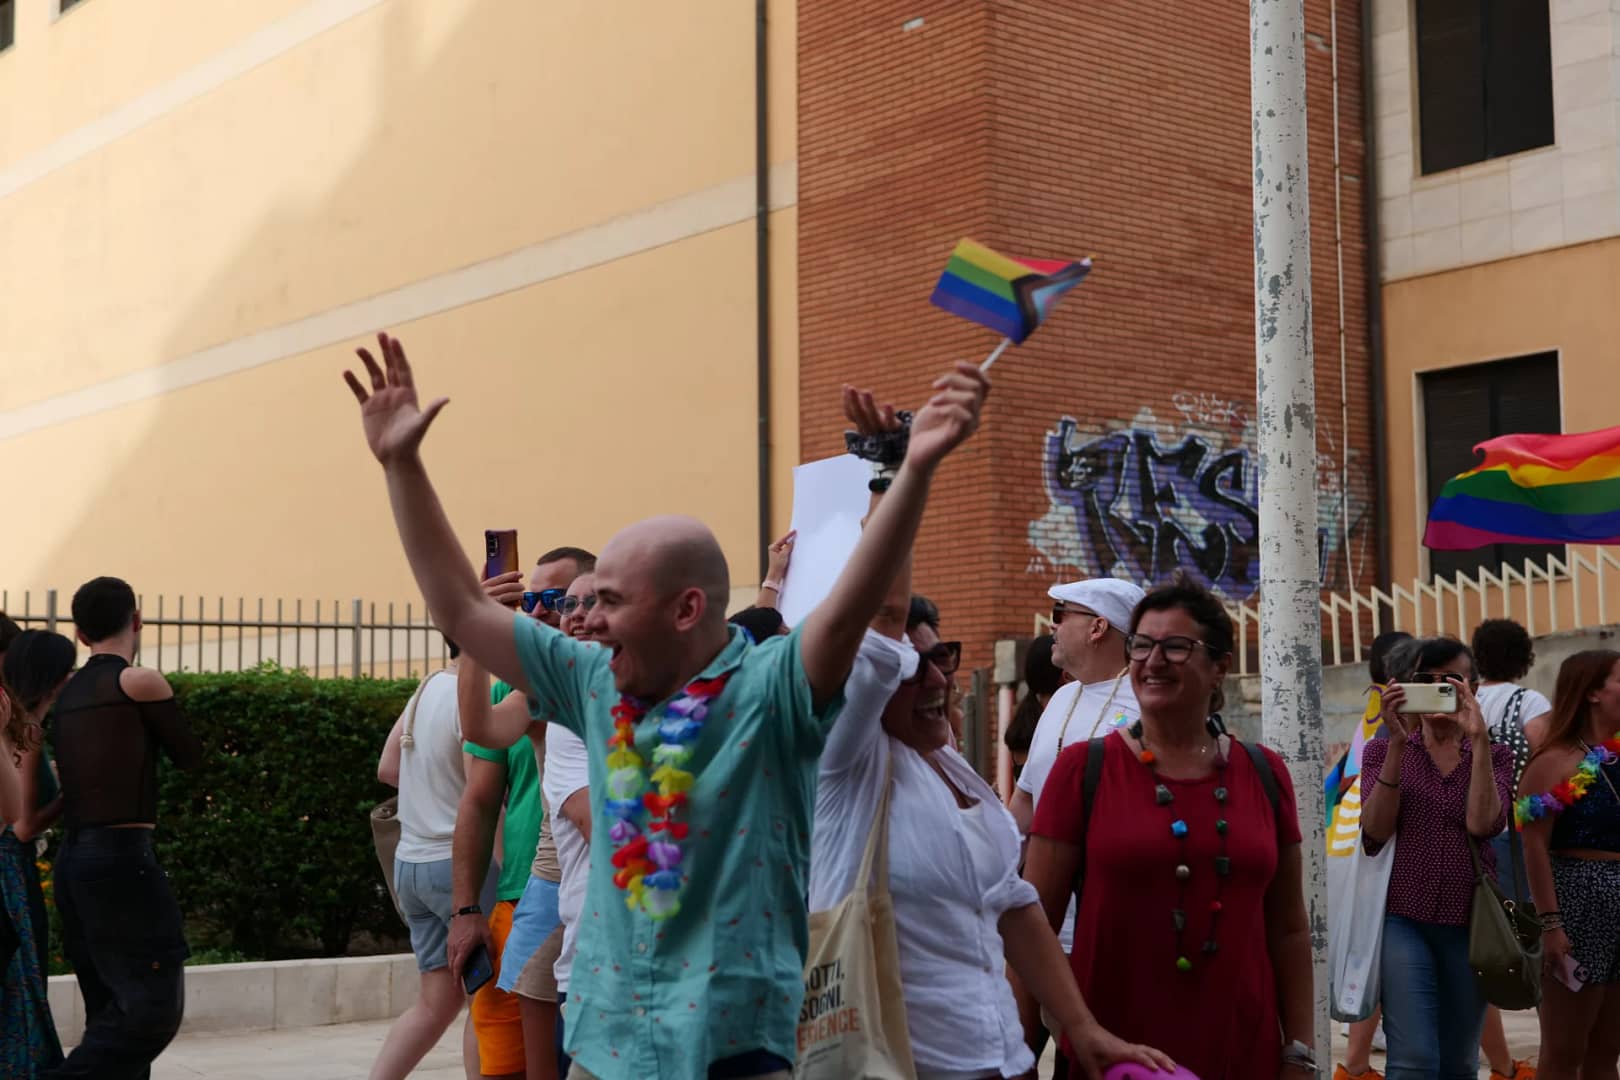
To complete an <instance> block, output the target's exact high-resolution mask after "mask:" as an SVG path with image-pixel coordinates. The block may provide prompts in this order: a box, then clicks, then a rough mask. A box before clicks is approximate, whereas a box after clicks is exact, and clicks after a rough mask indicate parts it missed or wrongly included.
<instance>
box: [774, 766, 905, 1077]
mask: <svg viewBox="0 0 1620 1080" xmlns="http://www.w3.org/2000/svg"><path fill="white" fill-rule="evenodd" d="M893 790H894V755H893V752H892V751H891V752H890V755H889V767H888V770H887V772H886V774H885V776H884V778H883V794H882V796H881V797H880V798H879V799H878V807H877V815H876V816H875V817H874V818H873V819H872V828H871V830H870V831H869V832H868V833H867V837H866V851H865V853H864V854H863V855H862V856H861V869H860V874H859V876H857V877H856V879H855V886H854V888H852V889H850V891H849V895H848V896H846V897H844V899H843V900H841V901H839V902H838V903H837V904H836V905H834V906H833V907H831V908H828V909H827V910H826V911H816V912H812V913H811V915H810V951H809V953H808V955H807V956H806V957H805V965H804V1004H803V1006H802V1007H801V1009H800V1012H799V1054H798V1061H797V1062H796V1063H795V1064H794V1066H793V1075H794V1077H795V1080H855V1078H860V1080H913V1078H914V1077H915V1076H916V1075H917V1070H916V1066H915V1065H913V1064H912V1061H911V1037H910V1035H908V1034H907V1031H906V1001H905V995H904V991H903V990H902V988H901V986H900V948H899V945H898V943H897V941H896V938H895V933H894V902H893V900H892V899H891V898H890V896H889V795H890V793H891V792H892V791H893ZM874 881H875V884H874Z"/></svg>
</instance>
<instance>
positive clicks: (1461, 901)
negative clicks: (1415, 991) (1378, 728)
mask: <svg viewBox="0 0 1620 1080" xmlns="http://www.w3.org/2000/svg"><path fill="white" fill-rule="evenodd" d="M1461 750H1462V756H1461V759H1460V760H1459V761H1458V762H1457V767H1456V768H1455V769H1453V770H1452V771H1451V773H1450V774H1449V775H1446V776H1442V775H1440V770H1439V769H1438V768H1436V767H1435V764H1434V759H1433V758H1431V757H1430V756H1429V748H1428V747H1426V746H1424V745H1423V732H1422V730H1421V729H1419V730H1417V731H1414V732H1413V733H1412V734H1411V735H1410V736H1409V737H1408V738H1407V744H1406V753H1405V754H1403V755H1402V757H1401V775H1400V783H1401V790H1400V800H1401V812H1400V817H1399V818H1397V819H1396V823H1395V836H1396V838H1397V839H1398V840H1399V843H1397V844H1396V845H1395V866H1394V867H1393V868H1392V869H1391V871H1390V876H1389V903H1388V905H1387V906H1386V907H1385V909H1384V910H1385V913H1386V914H1389V915H1400V916H1403V917H1404V918H1408V919H1414V920H1416V921H1418V922H1426V923H1440V924H1443V925H1447V926H1467V925H1468V912H1469V907H1470V906H1471V904H1472V903H1473V899H1474V862H1473V860H1472V859H1470V858H1469V857H1468V842H1469V841H1468V824H1467V822H1468V777H1469V773H1470V770H1471V769H1472V767H1473V760H1474V753H1473V747H1472V746H1471V745H1470V744H1469V741H1468V740H1467V739H1466V738H1465V739H1463V740H1462V748H1461ZM1388 753H1389V739H1388V737H1387V736H1382V735H1381V736H1379V737H1378V738H1376V739H1374V740H1373V741H1372V742H1369V743H1368V744H1367V745H1366V747H1365V748H1364V749H1363V750H1362V754H1361V814H1362V820H1363V821H1365V820H1366V816H1367V807H1368V806H1369V805H1371V803H1372V802H1373V800H1375V799H1383V798H1393V797H1395V792H1394V791H1391V790H1390V789H1389V788H1388V787H1386V786H1384V785H1383V784H1380V783H1379V782H1378V777H1379V775H1380V774H1381V773H1382V772H1383V769H1384V758H1385V757H1386V756H1387V755H1388ZM1491 771H1492V772H1493V773H1494V774H1495V776H1496V793H1497V795H1498V797H1499V798H1500V799H1501V802H1502V810H1501V812H1500V814H1499V816H1498V817H1497V819H1496V825H1495V828H1494V829H1493V832H1501V831H1502V830H1503V829H1505V828H1506V827H1507V810H1508V807H1510V806H1512V805H1513V794H1512V785H1513V751H1511V750H1509V749H1508V748H1507V747H1506V746H1502V745H1500V744H1497V743H1492V744H1491ZM1361 842H1362V846H1363V847H1364V848H1365V849H1366V851H1367V853H1368V854H1369V855H1376V854H1378V852H1379V850H1380V849H1381V848H1382V847H1383V844H1380V843H1377V842H1375V841H1374V840H1373V839H1372V838H1371V837H1369V836H1367V834H1366V833H1365V832H1364V833H1362V834H1361ZM1478 851H1479V857H1480V861H1481V863H1482V864H1483V865H1484V867H1485V872H1486V873H1487V874H1490V873H1493V872H1494V871H1495V869H1496V856H1495V854H1494V853H1493V852H1492V851H1491V846H1490V844H1488V843H1482V844H1480V845H1478Z"/></svg>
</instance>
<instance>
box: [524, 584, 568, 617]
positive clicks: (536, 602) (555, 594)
mask: <svg viewBox="0 0 1620 1080" xmlns="http://www.w3.org/2000/svg"><path fill="white" fill-rule="evenodd" d="M567 595H568V590H567V589H541V590H540V591H539V592H525V593H524V594H523V610H524V611H526V612H528V613H529V614H530V615H533V614H534V609H535V608H540V609H541V610H542V611H556V610H557V605H558V604H560V603H562V602H563V598H564V597H566V596H567Z"/></svg>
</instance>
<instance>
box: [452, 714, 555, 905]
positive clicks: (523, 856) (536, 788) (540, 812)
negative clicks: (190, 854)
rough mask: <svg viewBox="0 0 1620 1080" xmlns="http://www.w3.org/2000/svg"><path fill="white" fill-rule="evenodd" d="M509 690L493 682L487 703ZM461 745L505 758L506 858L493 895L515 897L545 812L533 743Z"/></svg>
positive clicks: (487, 756)
mask: <svg viewBox="0 0 1620 1080" xmlns="http://www.w3.org/2000/svg"><path fill="white" fill-rule="evenodd" d="M511 692H512V688H511V687H510V686H508V685H507V684H506V683H504V682H497V683H496V684H495V686H494V687H493V689H492V690H491V692H490V695H489V696H490V703H491V704H493V705H499V704H500V703H501V702H502V701H504V700H505V699H506V695H508V694H510V693H511ZM462 749H463V750H465V751H467V753H469V754H472V755H473V756H474V757H481V758H483V759H484V760H485V761H504V762H506V829H505V831H504V832H503V833H502V837H501V846H502V848H503V849H504V852H503V854H504V855H505V857H506V862H505V863H503V864H502V866H501V880H500V886H499V889H498V891H497V892H496V894H495V898H496V899H497V900H517V899H519V898H521V897H522V896H523V889H524V887H525V886H526V885H528V884H529V867H530V866H531V865H532V864H533V862H534V849H535V848H536V847H538V846H539V844H540V819H541V817H542V816H544V814H545V804H544V803H542V802H541V801H540V770H539V769H537V768H535V765H534V744H533V743H531V742H530V741H529V740H528V739H527V738H522V739H519V740H518V741H517V742H515V743H513V744H512V745H511V746H509V747H507V748H506V749H505V750H491V749H489V748H488V747H484V746H479V745H478V744H477V743H474V742H468V743H463V744H462Z"/></svg>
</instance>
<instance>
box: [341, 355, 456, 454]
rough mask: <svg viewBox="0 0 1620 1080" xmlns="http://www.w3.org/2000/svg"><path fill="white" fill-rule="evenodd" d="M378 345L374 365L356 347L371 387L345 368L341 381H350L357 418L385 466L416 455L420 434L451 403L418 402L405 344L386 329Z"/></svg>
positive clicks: (446, 400)
mask: <svg viewBox="0 0 1620 1080" xmlns="http://www.w3.org/2000/svg"><path fill="white" fill-rule="evenodd" d="M377 347H378V348H379V350H380V351H381V352H382V356H383V362H382V366H381V367H379V366H378V365H377V361H376V360H375V359H373V357H372V355H371V353H370V351H369V350H367V349H356V350H355V354H356V355H358V356H359V357H360V361H361V363H363V364H365V365H366V374H367V375H369V376H370V378H371V389H370V391H369V392H368V391H367V390H366V388H365V386H364V385H363V384H362V383H361V382H360V380H359V379H358V378H356V377H355V374H354V372H352V371H345V372H344V373H343V381H344V382H346V383H348V384H349V389H350V390H352V391H353V392H354V396H355V400H357V401H359V402H360V420H361V423H362V424H364V425H365V430H366V445H367V446H369V447H370V448H371V452H372V454H373V455H374V456H375V457H376V458H377V460H378V461H380V462H381V463H382V464H383V465H384V466H387V465H390V464H392V463H393V462H396V461H400V460H406V459H409V458H411V457H414V456H415V455H416V452H417V450H418V449H419V448H420V447H421V445H422V436H424V435H426V434H427V429H428V425H429V424H431V423H433V418H434V417H436V416H438V415H439V410H440V409H442V408H444V407H445V406H446V405H448V404H449V403H450V399H449V398H439V399H437V400H435V401H433V402H432V403H430V404H429V405H428V407H427V408H426V409H423V408H421V406H420V405H418V404H417V399H416V384H415V382H414V381H412V378H411V365H410V362H409V361H408V360H406V359H405V348H404V346H402V345H401V344H400V343H399V339H398V338H395V337H390V336H388V335H387V334H386V333H383V334H378V335H377Z"/></svg>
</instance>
